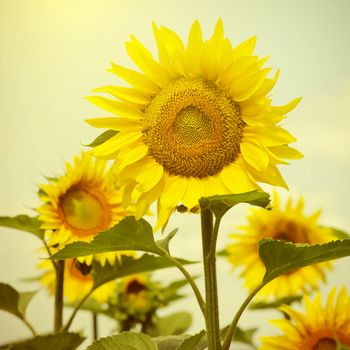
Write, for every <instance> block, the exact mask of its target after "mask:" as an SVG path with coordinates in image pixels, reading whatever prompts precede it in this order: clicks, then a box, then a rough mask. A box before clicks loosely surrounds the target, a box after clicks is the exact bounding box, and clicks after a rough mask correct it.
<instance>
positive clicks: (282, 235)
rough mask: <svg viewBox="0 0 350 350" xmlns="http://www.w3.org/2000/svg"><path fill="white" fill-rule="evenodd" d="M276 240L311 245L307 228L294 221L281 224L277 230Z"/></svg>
mask: <svg viewBox="0 0 350 350" xmlns="http://www.w3.org/2000/svg"><path fill="white" fill-rule="evenodd" d="M275 230H276V233H275V234H274V235H273V238H274V239H278V240H280V241H286V242H292V243H310V240H309V238H308V233H307V230H306V229H305V227H304V226H303V225H301V224H299V223H295V222H293V221H286V222H284V221H283V222H280V223H279V224H278V226H277V227H276V228H275Z"/></svg>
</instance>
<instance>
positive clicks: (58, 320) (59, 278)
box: [54, 260, 65, 333]
mask: <svg viewBox="0 0 350 350" xmlns="http://www.w3.org/2000/svg"><path fill="white" fill-rule="evenodd" d="M64 262H65V261H64V260H58V261H57V264H56V291H55V321H54V332H55V333H58V332H60V330H61V328H62V321H63V285H64Z"/></svg>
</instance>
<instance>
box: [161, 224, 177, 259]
mask: <svg viewBox="0 0 350 350" xmlns="http://www.w3.org/2000/svg"><path fill="white" fill-rule="evenodd" d="M177 231H178V229H177V228H176V229H174V230H172V231H171V232H170V233H169V234H168V235H167V236H166V237H165V238H164V239H160V240H158V241H157V245H158V247H161V248H162V249H165V250H166V251H167V252H168V253H170V252H169V243H170V241H171V240H172V239H173V238H174V236H175V235H176V233H177Z"/></svg>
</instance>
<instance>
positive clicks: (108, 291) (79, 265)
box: [39, 259, 116, 303]
mask: <svg viewBox="0 0 350 350" xmlns="http://www.w3.org/2000/svg"><path fill="white" fill-rule="evenodd" d="M39 267H40V268H43V269H46V272H45V273H44V274H43V276H42V277H41V278H40V282H41V283H42V284H43V285H45V286H47V288H48V290H49V292H50V293H51V294H54V293H55V286H56V273H55V270H54V269H53V266H52V264H51V262H49V261H44V262H43V263H41V264H40V265H39ZM90 271H91V266H89V265H87V264H86V263H84V262H79V261H78V260H76V259H68V260H66V261H65V269H64V289H63V294H64V297H65V299H66V301H67V302H68V303H74V302H76V301H78V300H81V299H82V298H83V297H84V296H85V295H86V294H88V293H89V291H90V290H91V288H92V287H93V284H94V281H93V279H92V277H91V274H90ZM115 292H116V283H115V282H109V283H105V284H103V285H102V286H100V287H99V288H97V289H96V290H95V291H94V292H93V293H92V294H91V296H90V298H92V299H94V300H96V301H98V302H100V303H104V302H107V301H108V300H110V299H111V298H112V297H114V295H115Z"/></svg>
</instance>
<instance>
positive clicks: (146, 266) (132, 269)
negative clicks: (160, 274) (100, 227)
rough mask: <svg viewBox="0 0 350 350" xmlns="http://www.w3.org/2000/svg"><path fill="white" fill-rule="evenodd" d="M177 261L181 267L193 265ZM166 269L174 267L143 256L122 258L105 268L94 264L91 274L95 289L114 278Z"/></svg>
mask: <svg viewBox="0 0 350 350" xmlns="http://www.w3.org/2000/svg"><path fill="white" fill-rule="evenodd" d="M178 260H179V261H180V263H181V264H183V265H187V264H193V263H194V262H192V261H188V260H182V259H178ZM168 267H174V265H173V264H172V263H171V262H170V261H168V260H166V259H164V258H162V257H157V256H153V255H149V254H144V255H142V256H141V258H138V259H134V258H132V257H130V256H122V257H121V263H119V262H118V261H116V263H115V264H114V265H109V264H106V265H105V266H101V264H99V263H97V262H94V263H93V265H92V270H91V274H92V276H93V279H94V288H97V287H99V286H101V285H102V284H104V283H107V282H109V281H112V280H114V279H116V278H120V277H124V276H128V275H133V274H135V273H142V272H147V271H155V270H160V269H165V268H168Z"/></svg>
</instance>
